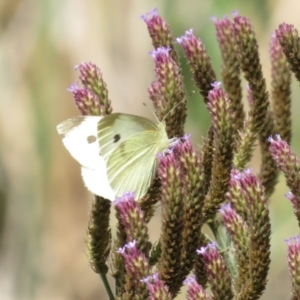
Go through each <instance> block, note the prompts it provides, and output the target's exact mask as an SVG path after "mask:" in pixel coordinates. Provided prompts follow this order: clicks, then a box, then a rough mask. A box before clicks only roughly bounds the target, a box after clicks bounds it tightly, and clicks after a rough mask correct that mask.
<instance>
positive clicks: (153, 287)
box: [141, 273, 173, 300]
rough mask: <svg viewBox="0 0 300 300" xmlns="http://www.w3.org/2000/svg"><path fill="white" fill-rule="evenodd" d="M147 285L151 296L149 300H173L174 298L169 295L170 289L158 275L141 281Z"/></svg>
mask: <svg viewBox="0 0 300 300" xmlns="http://www.w3.org/2000/svg"><path fill="white" fill-rule="evenodd" d="M141 281H142V282H144V283H145V284H146V285H147V288H148V291H149V296H148V298H147V300H172V299H173V296H172V295H171V293H169V289H168V287H167V286H166V285H165V284H164V282H163V281H162V280H160V279H159V277H158V274H157V273H156V274H153V275H150V276H148V277H146V278H144V279H142V280H141Z"/></svg>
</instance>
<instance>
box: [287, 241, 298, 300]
mask: <svg viewBox="0 0 300 300" xmlns="http://www.w3.org/2000/svg"><path fill="white" fill-rule="evenodd" d="M286 243H287V245H288V265H289V270H290V275H291V280H292V297H291V298H290V299H293V300H297V299H300V237H299V235H298V236H296V237H294V238H291V239H289V240H286Z"/></svg>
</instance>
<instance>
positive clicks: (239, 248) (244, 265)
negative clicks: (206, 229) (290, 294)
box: [220, 203, 250, 294]
mask: <svg viewBox="0 0 300 300" xmlns="http://www.w3.org/2000/svg"><path fill="white" fill-rule="evenodd" d="M220 214H221V216H222V218H223V224H224V226H225V228H226V230H227V232H228V234H229V236H230V238H231V241H232V243H233V247H234V250H235V251H234V254H235V259H233V258H232V257H231V256H230V255H229V254H230V253H229V254H228V255H227V256H226V257H227V259H228V264H229V267H230V273H231V275H232V276H234V278H235V280H234V287H235V291H237V294H238V292H239V291H240V290H241V289H242V287H243V285H244V284H245V282H246V281H247V279H248V275H249V244H250V241H249V234H248V231H249V228H248V225H247V224H246V222H245V220H243V218H242V217H241V216H240V215H239V214H237V213H236V211H235V210H234V209H232V207H231V205H230V203H227V204H225V205H223V206H222V207H221V209H220ZM230 250H231V249H229V250H228V251H227V252H229V251H230ZM234 266H236V267H234Z"/></svg>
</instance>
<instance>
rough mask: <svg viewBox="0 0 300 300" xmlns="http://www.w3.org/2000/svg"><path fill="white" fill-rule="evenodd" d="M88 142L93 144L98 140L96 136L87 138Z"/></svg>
mask: <svg viewBox="0 0 300 300" xmlns="http://www.w3.org/2000/svg"><path fill="white" fill-rule="evenodd" d="M86 140H87V142H88V143H89V144H92V143H94V142H96V140H97V138H96V137H95V136H94V135H89V136H88V137H87V138H86Z"/></svg>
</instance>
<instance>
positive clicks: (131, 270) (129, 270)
mask: <svg viewBox="0 0 300 300" xmlns="http://www.w3.org/2000/svg"><path fill="white" fill-rule="evenodd" d="M118 253H119V254H121V256H122V257H123V260H124V263H125V269H126V276H125V285H124V292H123V293H122V295H121V299H146V297H147V296H148V291H147V288H146V286H145V284H143V283H142V282H141V279H142V278H144V277H146V276H148V275H149V273H150V266H149V261H148V259H147V258H146V256H145V255H144V254H143V253H142V252H141V251H140V250H139V249H138V247H137V242H136V241H132V242H129V243H127V244H126V245H125V246H124V247H123V248H120V249H119V250H118Z"/></svg>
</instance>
